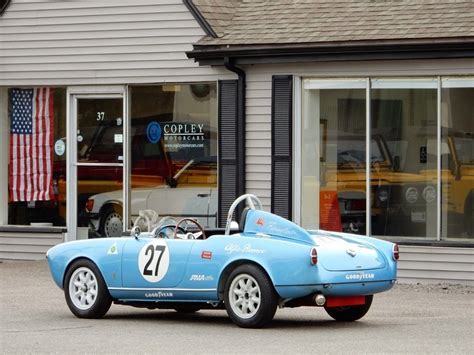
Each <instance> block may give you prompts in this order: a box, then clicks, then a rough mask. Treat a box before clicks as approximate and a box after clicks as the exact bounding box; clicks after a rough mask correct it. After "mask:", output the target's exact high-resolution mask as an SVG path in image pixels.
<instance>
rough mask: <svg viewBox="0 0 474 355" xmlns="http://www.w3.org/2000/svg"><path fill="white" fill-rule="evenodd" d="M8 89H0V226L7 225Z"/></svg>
mask: <svg viewBox="0 0 474 355" xmlns="http://www.w3.org/2000/svg"><path fill="white" fill-rule="evenodd" d="M9 136H10V135H9V130H8V89H7V88H0V225H2V224H8V152H9V149H8V144H9V141H10V138H9Z"/></svg>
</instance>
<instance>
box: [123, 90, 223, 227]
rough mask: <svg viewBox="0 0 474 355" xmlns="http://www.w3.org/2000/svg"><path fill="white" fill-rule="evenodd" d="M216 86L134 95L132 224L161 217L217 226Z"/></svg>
mask: <svg viewBox="0 0 474 355" xmlns="http://www.w3.org/2000/svg"><path fill="white" fill-rule="evenodd" d="M216 91H217V87H216V84H215V83H197V84H166V85H156V86H134V87H132V88H131V89H130V92H131V139H130V145H131V152H132V155H131V179H130V181H131V203H130V204H131V221H134V220H136V218H137V216H138V215H139V212H140V211H141V210H149V209H151V210H154V211H155V212H156V213H158V215H159V217H164V216H171V217H173V218H175V219H179V218H183V217H192V218H196V219H197V220H198V221H199V222H200V223H201V224H202V225H203V226H209V227H215V226H216V223H217V218H216V216H217V92H216Z"/></svg>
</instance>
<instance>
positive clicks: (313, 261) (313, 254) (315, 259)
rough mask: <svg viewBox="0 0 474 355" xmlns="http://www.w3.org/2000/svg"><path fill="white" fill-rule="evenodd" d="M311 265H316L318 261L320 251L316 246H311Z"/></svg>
mask: <svg viewBox="0 0 474 355" xmlns="http://www.w3.org/2000/svg"><path fill="white" fill-rule="evenodd" d="M309 257H310V262H311V265H316V264H317V263H318V251H317V250H316V248H311V251H310V253H309Z"/></svg>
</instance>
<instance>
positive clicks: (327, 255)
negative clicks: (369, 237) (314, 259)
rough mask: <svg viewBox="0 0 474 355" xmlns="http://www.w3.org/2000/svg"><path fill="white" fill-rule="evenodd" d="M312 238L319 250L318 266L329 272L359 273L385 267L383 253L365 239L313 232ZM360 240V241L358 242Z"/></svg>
mask: <svg viewBox="0 0 474 355" xmlns="http://www.w3.org/2000/svg"><path fill="white" fill-rule="evenodd" d="M311 234H312V238H313V240H314V241H315V243H316V248H317V250H318V264H319V265H321V266H322V267H324V268H325V269H326V270H328V271H349V270H350V271H357V270H367V269H379V268H383V267H385V264H386V261H385V258H384V256H383V254H382V253H381V252H379V251H378V250H377V248H375V247H374V246H372V245H371V244H370V243H364V242H363V241H361V239H362V238H363V237H359V236H357V238H348V237H346V236H345V235H344V234H342V233H341V234H339V233H337V232H327V231H324V230H318V231H312V232H311ZM357 239H359V240H357Z"/></svg>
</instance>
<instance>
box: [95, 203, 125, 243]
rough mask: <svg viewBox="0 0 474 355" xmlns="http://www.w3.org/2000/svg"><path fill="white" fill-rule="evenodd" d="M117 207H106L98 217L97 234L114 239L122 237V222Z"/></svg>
mask: <svg viewBox="0 0 474 355" xmlns="http://www.w3.org/2000/svg"><path fill="white" fill-rule="evenodd" d="M117 209H118V207H114V206H109V207H107V208H106V209H105V210H104V211H103V213H102V214H101V217H100V228H99V232H100V234H101V235H102V236H103V237H106V238H116V237H121V236H122V230H123V221H122V215H121V213H120V212H119V211H118V210H117Z"/></svg>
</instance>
